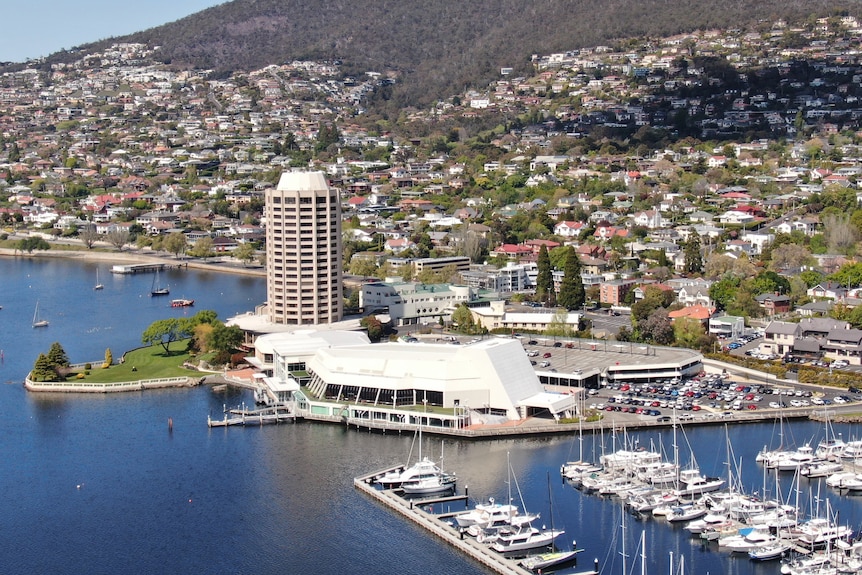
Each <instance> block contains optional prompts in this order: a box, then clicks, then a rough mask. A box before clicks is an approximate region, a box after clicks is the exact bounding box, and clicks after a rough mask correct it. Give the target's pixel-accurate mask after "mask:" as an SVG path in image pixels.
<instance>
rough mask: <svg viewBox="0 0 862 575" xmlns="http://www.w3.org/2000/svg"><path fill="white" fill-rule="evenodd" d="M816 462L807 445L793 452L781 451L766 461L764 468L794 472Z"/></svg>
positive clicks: (812, 451) (812, 450)
mask: <svg viewBox="0 0 862 575" xmlns="http://www.w3.org/2000/svg"><path fill="white" fill-rule="evenodd" d="M815 461H816V458H815V457H814V449H812V448H811V446H810V445H808V444H807V443H806V444H805V445H803V446H802V447H800V448H799V449H796V450H793V451H782V452H780V453H777V454H775V455H774V456H773V457H771V458H770V459H768V460H767V461H766V467H767V468H769V469H777V470H778V471H796V470H797V469H799V468H801V467H804V466H806V465H810V464H812V463H814V462H815Z"/></svg>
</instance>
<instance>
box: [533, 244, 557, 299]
mask: <svg viewBox="0 0 862 575" xmlns="http://www.w3.org/2000/svg"><path fill="white" fill-rule="evenodd" d="M536 266H537V267H538V273H537V275H536V299H537V300H539V301H543V302H550V299H551V298H553V297H554V294H553V292H554V277H553V275H552V274H551V256H550V255H548V248H547V246H544V245H543V246H542V247H541V248H539V258H538V260H537V261H536Z"/></svg>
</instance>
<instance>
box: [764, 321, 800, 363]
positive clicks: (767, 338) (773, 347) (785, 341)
mask: <svg viewBox="0 0 862 575" xmlns="http://www.w3.org/2000/svg"><path fill="white" fill-rule="evenodd" d="M800 335H801V328H800V327H799V324H798V323H790V322H786V321H771V322H769V325H768V326H766V329H765V330H764V332H763V341H762V342H760V353H766V354H772V355H779V356H783V355H785V354H787V353H792V352H793V344H794V342H795V341H796V338H797V337H799V336H800Z"/></svg>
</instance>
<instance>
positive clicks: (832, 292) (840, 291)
mask: <svg viewBox="0 0 862 575" xmlns="http://www.w3.org/2000/svg"><path fill="white" fill-rule="evenodd" d="M849 291H850V290H849V289H848V288H846V287H844V286H843V285H841V284H840V283H838V282H833V281H827V282H820V283H819V284H817V285H816V286H814V287H811V288H809V289H808V291H807V292H805V293H807V294H808V297H812V298H816V299H831V300H841V299H844V298H846V297H847V295H848V292H849Z"/></svg>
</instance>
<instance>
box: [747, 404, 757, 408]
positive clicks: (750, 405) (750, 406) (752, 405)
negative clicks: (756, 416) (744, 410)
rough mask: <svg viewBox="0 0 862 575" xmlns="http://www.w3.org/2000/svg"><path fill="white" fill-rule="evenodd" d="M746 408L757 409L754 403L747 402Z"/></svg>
mask: <svg viewBox="0 0 862 575" xmlns="http://www.w3.org/2000/svg"><path fill="white" fill-rule="evenodd" d="M748 409H751V410H755V409H757V406H756V405H754V404H753V403H749V404H748Z"/></svg>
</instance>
